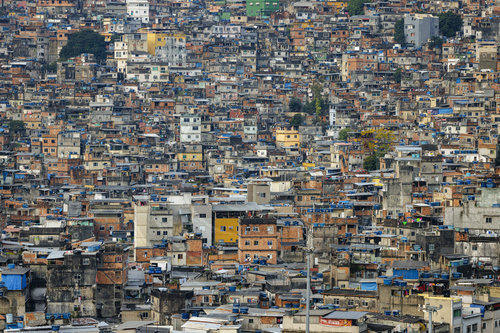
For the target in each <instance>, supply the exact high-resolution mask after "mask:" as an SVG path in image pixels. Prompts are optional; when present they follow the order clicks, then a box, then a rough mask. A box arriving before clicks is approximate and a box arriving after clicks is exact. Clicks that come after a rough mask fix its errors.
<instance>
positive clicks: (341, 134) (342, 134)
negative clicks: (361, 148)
mask: <svg viewBox="0 0 500 333" xmlns="http://www.w3.org/2000/svg"><path fill="white" fill-rule="evenodd" d="M351 131H352V129H350V128H344V129H341V130H340V132H339V140H341V141H347V138H348V137H349V132H351Z"/></svg>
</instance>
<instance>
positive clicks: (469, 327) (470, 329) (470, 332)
mask: <svg viewBox="0 0 500 333" xmlns="http://www.w3.org/2000/svg"><path fill="white" fill-rule="evenodd" d="M467 333H472V326H471V325H468V326H467Z"/></svg>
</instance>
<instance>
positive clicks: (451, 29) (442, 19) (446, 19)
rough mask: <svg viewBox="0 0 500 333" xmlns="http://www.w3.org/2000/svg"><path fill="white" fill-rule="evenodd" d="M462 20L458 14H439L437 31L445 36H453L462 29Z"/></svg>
mask: <svg viewBox="0 0 500 333" xmlns="http://www.w3.org/2000/svg"><path fill="white" fill-rule="evenodd" d="M462 25H463V20H462V17H461V16H460V15H458V14H455V13H452V12H446V13H441V14H439V31H440V32H441V34H442V35H443V36H445V37H448V38H449V37H454V36H455V35H456V34H457V32H458V31H460V30H461V29H462Z"/></svg>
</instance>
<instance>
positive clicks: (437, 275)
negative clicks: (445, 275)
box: [433, 273, 441, 279]
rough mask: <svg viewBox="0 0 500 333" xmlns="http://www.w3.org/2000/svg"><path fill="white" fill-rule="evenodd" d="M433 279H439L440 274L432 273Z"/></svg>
mask: <svg viewBox="0 0 500 333" xmlns="http://www.w3.org/2000/svg"><path fill="white" fill-rule="evenodd" d="M433 277H434V278H435V279H439V278H440V277H441V274H439V273H434V274H433Z"/></svg>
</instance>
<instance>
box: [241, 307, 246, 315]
mask: <svg viewBox="0 0 500 333" xmlns="http://www.w3.org/2000/svg"><path fill="white" fill-rule="evenodd" d="M240 313H241V314H247V313H248V308H246V307H242V308H240Z"/></svg>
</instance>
